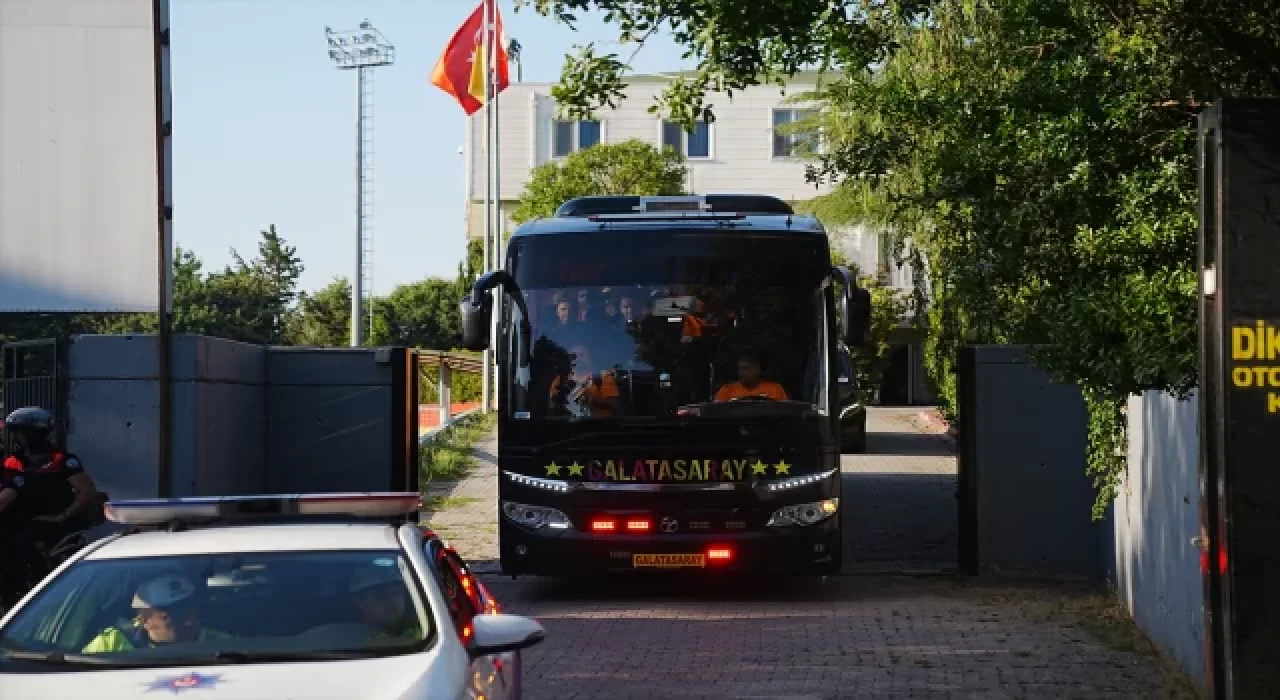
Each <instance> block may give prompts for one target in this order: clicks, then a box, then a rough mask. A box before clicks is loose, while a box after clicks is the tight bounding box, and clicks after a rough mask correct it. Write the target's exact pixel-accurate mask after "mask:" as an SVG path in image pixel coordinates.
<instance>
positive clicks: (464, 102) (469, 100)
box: [431, 0, 511, 115]
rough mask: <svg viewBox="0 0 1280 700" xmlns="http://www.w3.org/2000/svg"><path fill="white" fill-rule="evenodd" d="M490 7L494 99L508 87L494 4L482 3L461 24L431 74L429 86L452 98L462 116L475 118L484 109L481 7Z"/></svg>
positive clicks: (504, 51)
mask: <svg viewBox="0 0 1280 700" xmlns="http://www.w3.org/2000/svg"><path fill="white" fill-rule="evenodd" d="M485 3H488V4H489V13H490V23H491V25H492V26H493V32H494V33H493V35H492V36H491V37H490V41H491V50H492V52H493V68H494V71H495V76H494V86H493V94H494V95H497V94H498V93H500V92H502V91H503V90H504V89H506V87H507V86H508V85H510V84H511V83H510V78H509V77H508V74H507V73H508V66H507V47H506V45H505V44H506V41H505V34H504V33H503V31H502V16H501V15H500V14H499V13H498V6H497V3H496V2H494V0H481V2H480V4H479V5H478V6H476V9H475V11H474V12H472V13H471V16H470V17H468V18H467V21H465V22H463V23H462V26H461V27H459V28H458V31H457V32H455V33H454V35H453V39H451V40H449V45H448V46H446V47H445V49H444V53H443V54H441V55H440V60H439V61H436V67H435V68H434V69H433V70H432V71H431V84H432V85H435V86H436V87H438V88H440V89H441V90H444V91H445V92H447V93H449V94H450V95H453V99H455V100H457V101H458V104H459V105H461V106H462V109H463V111H464V112H466V113H467V114H468V115H470V114H474V113H475V112H476V110H478V109H480V108H481V107H483V106H484V81H485V65H484V6H485Z"/></svg>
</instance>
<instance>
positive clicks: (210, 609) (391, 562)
mask: <svg viewBox="0 0 1280 700" xmlns="http://www.w3.org/2000/svg"><path fill="white" fill-rule="evenodd" d="M411 572H412V570H411V568H410V566H409V563H408V562H407V561H406V560H405V558H404V557H403V556H402V555H401V553H400V552H397V551H391V550H387V551H382V550H370V551H318V552H265V553H264V552H253V553H245V554H204V555H186V556H165V557H147V558H129V559H101V560H87V561H83V562H81V563H79V564H76V565H75V566H73V567H71V568H70V569H68V570H67V571H66V572H64V573H63V574H62V575H60V576H59V577H58V578H57V580H55V581H53V582H52V584H51V585H50V586H49V587H48V588H46V589H45V590H43V591H42V592H41V593H40V595H39V596H38V597H37V598H36V599H35V600H33V601H32V602H31V603H29V604H27V605H26V606H24V607H23V608H22V609H21V610H19V611H18V612H17V614H16V615H15V617H14V618H13V619H12V620H11V621H10V622H9V623H8V624H7V625H5V627H4V629H3V630H0V652H5V653H6V654H7V655H8V656H9V657H10V658H30V656H31V655H33V654H36V655H38V654H56V655H59V658H63V659H64V660H65V658H77V657H78V658H80V659H81V660H82V661H85V662H88V661H93V662H104V663H120V664H124V665H140V666H146V665H152V664H154V665H165V664H172V663H182V662H184V661H185V662H187V663H196V662H205V663H218V662H219V661H221V660H226V661H228V662H237V663H242V662H252V661H254V660H264V661H269V660H279V659H284V658H296V659H298V660H306V659H309V658H358V657H362V656H377V655H385V654H393V653H407V652H409V651H415V650H417V649H420V648H422V647H424V646H425V644H426V642H427V641H429V640H430V639H431V638H432V634H433V630H432V626H431V616H430V614H429V613H428V610H427V608H426V604H425V602H424V597H423V595H422V594H421V592H420V590H419V588H418V586H417V585H416V584H415V583H414V580H415V579H414V577H413V575H412V573H411ZM0 658H3V657H0Z"/></svg>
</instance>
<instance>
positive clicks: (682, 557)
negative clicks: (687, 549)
mask: <svg viewBox="0 0 1280 700" xmlns="http://www.w3.org/2000/svg"><path fill="white" fill-rule="evenodd" d="M706 565H707V557H706V555H704V554H633V555H631V566H632V567H634V568H637V569H639V568H642V567H650V568H656V569H681V568H686V567H695V566H701V567H705V566H706Z"/></svg>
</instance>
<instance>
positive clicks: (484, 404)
mask: <svg viewBox="0 0 1280 700" xmlns="http://www.w3.org/2000/svg"><path fill="white" fill-rule="evenodd" d="M483 5H484V13H483V15H482V17H483V19H482V21H481V24H480V42H481V43H480V56H481V60H482V61H483V64H482V66H481V67H482V69H483V70H484V72H485V80H484V157H485V166H484V271H485V272H491V271H492V270H493V257H492V256H493V251H492V248H491V247H490V244H491V241H492V229H493V220H492V219H491V218H490V209H491V207H492V205H493V109H492V104H493V103H492V100H491V96H490V92H491V90H490V88H491V87H492V82H493V81H491V80H490V79H489V76H488V73H489V67H490V65H492V62H491V61H490V58H489V43H490V42H489V0H483ZM488 293H489V294H493V295H494V296H495V297H496V296H497V295H496V294H494V292H492V291H491V292H488ZM489 340H490V342H489V346H488V347H487V348H485V351H484V358H483V364H484V375H483V379H482V381H481V385H480V394H481V400H480V403H481V406H480V410H481V411H482V412H484V413H488V412H489V411H490V410H492V404H491V403H490V396H491V395H492V391H491V387H490V378H491V377H492V376H493V371H492V368H493V347H494V344H493V342H492V341H493V334H492V332H491V333H490V335H489Z"/></svg>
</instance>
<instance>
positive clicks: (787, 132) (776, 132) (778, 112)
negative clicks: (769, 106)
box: [773, 109, 818, 158]
mask: <svg viewBox="0 0 1280 700" xmlns="http://www.w3.org/2000/svg"><path fill="white" fill-rule="evenodd" d="M816 116H818V111H817V110H816V109H775V110H773V157H774V158H791V157H794V156H799V155H803V154H805V153H813V152H816V151H817V150H818V132H816V131H806V132H796V131H795V130H794V128H785V127H786V126H787V125H788V124H792V123H794V122H800V121H805V120H808V119H812V118H814V117H816Z"/></svg>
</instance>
